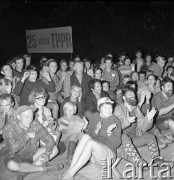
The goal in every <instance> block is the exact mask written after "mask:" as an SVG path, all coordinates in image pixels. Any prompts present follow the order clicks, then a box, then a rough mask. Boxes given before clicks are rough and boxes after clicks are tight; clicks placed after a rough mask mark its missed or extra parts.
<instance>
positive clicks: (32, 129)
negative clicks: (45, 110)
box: [0, 106, 63, 175]
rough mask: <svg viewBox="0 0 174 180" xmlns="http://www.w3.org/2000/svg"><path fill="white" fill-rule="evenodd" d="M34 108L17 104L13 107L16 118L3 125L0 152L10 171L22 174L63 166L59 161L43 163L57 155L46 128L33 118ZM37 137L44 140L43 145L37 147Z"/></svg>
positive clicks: (57, 168)
mask: <svg viewBox="0 0 174 180" xmlns="http://www.w3.org/2000/svg"><path fill="white" fill-rule="evenodd" d="M35 110H36V108H35V107H33V106H20V107H19V108H18V109H17V111H16V115H17V118H16V119H14V120H13V121H11V122H9V123H7V125H6V126H5V128H4V134H3V137H4V146H2V145H1V150H0V155H6V156H5V158H4V162H5V165H6V167H7V168H8V169H9V170H11V171H15V172H23V173H24V175H25V173H30V172H37V171H49V170H59V169H62V168H63V165H62V164H56V165H54V166H50V165H49V163H46V162H48V161H50V160H51V159H53V158H54V157H55V156H56V155H57V154H58V148H57V147H56V146H55V142H54V140H53V137H52V136H51V135H49V133H48V132H47V131H46V129H45V128H43V126H42V125H41V124H40V123H39V122H36V121H33V113H34V112H35ZM40 140H42V141H43V142H44V143H45V146H44V147H41V148H39V142H40ZM45 163H46V164H45Z"/></svg>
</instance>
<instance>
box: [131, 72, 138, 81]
mask: <svg viewBox="0 0 174 180" xmlns="http://www.w3.org/2000/svg"><path fill="white" fill-rule="evenodd" d="M138 79H139V77H138V73H137V72H134V73H132V81H138Z"/></svg>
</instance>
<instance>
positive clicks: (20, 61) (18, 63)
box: [16, 59, 24, 70]
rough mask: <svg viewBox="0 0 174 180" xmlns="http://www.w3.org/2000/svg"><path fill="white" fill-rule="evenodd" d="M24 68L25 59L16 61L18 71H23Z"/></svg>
mask: <svg viewBox="0 0 174 180" xmlns="http://www.w3.org/2000/svg"><path fill="white" fill-rule="evenodd" d="M23 66H24V62H23V59H18V60H16V69H19V70H22V69H23Z"/></svg>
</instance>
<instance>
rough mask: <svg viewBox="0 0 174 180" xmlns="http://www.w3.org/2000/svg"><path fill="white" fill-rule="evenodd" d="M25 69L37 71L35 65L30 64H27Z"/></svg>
mask: <svg viewBox="0 0 174 180" xmlns="http://www.w3.org/2000/svg"><path fill="white" fill-rule="evenodd" d="M26 70H27V71H36V72H38V69H37V67H36V66H32V65H29V66H27V67H26Z"/></svg>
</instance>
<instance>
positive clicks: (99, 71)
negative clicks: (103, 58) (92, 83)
mask: <svg viewBox="0 0 174 180" xmlns="http://www.w3.org/2000/svg"><path fill="white" fill-rule="evenodd" d="M101 76H102V73H101V70H100V69H98V70H97V71H96V72H95V79H101Z"/></svg>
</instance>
